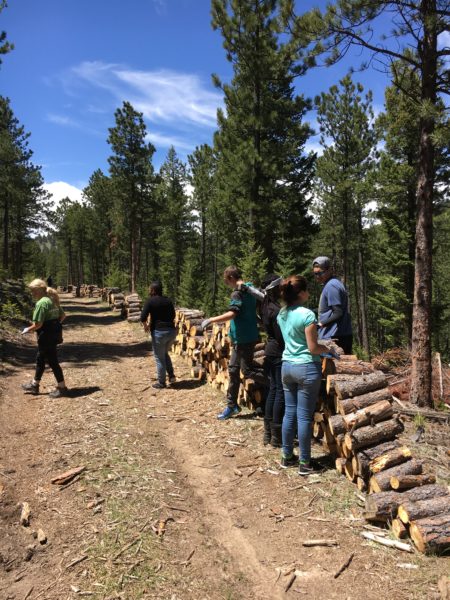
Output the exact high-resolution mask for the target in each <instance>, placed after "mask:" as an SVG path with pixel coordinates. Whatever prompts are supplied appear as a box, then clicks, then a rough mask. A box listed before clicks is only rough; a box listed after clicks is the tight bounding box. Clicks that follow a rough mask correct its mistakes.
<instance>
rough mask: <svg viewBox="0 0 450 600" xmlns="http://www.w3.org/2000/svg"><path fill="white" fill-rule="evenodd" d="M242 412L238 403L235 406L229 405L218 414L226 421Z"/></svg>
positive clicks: (220, 418) (221, 419)
mask: <svg viewBox="0 0 450 600" xmlns="http://www.w3.org/2000/svg"><path fill="white" fill-rule="evenodd" d="M240 412H241V407H240V406H238V405H237V404H236V405H235V406H227V407H226V408H225V409H224V410H223V412H221V413H220V415H217V418H218V419H219V421H226V420H227V419H231V417H233V416H234V415H238V414H239V413H240Z"/></svg>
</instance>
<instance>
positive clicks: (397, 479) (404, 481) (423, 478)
mask: <svg viewBox="0 0 450 600" xmlns="http://www.w3.org/2000/svg"><path fill="white" fill-rule="evenodd" d="M411 462H412V461H411ZM432 483H436V475H432V474H431V473H425V474H423V475H395V476H393V477H391V488H392V489H393V490H397V491H403V490H410V489H412V488H415V487H420V486H422V485H430V484H432Z"/></svg>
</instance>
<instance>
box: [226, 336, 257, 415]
mask: <svg viewBox="0 0 450 600" xmlns="http://www.w3.org/2000/svg"><path fill="white" fill-rule="evenodd" d="M255 345H256V342H251V343H249V344H235V345H234V346H233V348H232V350H231V356H230V362H229V363H228V374H229V376H230V383H229V384H228V391H227V406H229V407H231V408H232V407H233V406H236V404H237V399H238V395H239V386H240V384H241V377H240V372H241V371H242V372H243V374H244V377H245V379H252V378H253V374H254V373H253V368H252V366H253V354H254V353H255Z"/></svg>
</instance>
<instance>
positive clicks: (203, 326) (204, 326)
mask: <svg viewBox="0 0 450 600" xmlns="http://www.w3.org/2000/svg"><path fill="white" fill-rule="evenodd" d="M210 325H211V319H205V320H204V321H202V324H201V325H200V327H201V328H202V329H203V331H204V330H205V329H207V327H209V326H210Z"/></svg>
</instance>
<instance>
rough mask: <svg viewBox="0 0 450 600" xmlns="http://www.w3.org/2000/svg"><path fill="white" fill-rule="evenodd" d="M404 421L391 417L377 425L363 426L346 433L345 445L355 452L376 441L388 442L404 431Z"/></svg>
mask: <svg viewBox="0 0 450 600" xmlns="http://www.w3.org/2000/svg"><path fill="white" fill-rule="evenodd" d="M403 429H404V427H403V423H402V422H401V421H398V420H397V419H390V420H389V421H383V422H382V423H376V424H375V425H373V426H371V425H369V426H367V427H361V429H357V430H356V431H354V432H353V433H351V434H350V433H346V434H345V445H346V446H347V448H348V449H349V450H352V451H353V452H355V450H359V449H360V448H366V447H367V446H371V445H373V444H375V443H376V442H379V443H381V442H387V441H389V440H391V439H393V438H394V437H395V436H396V435H398V434H399V433H401V432H402V431H403Z"/></svg>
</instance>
